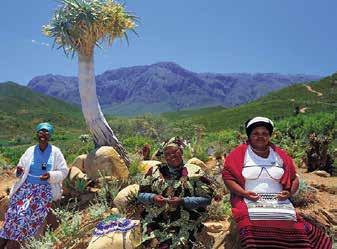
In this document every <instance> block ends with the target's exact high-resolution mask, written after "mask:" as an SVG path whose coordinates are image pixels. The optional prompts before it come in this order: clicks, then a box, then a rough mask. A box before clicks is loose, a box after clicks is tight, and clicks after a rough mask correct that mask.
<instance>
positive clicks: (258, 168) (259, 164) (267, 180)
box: [242, 145, 284, 193]
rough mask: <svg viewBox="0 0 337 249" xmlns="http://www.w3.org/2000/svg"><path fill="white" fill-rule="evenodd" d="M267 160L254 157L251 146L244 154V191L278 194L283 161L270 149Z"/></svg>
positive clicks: (280, 189)
mask: <svg viewBox="0 0 337 249" xmlns="http://www.w3.org/2000/svg"><path fill="white" fill-rule="evenodd" d="M269 149H270V152H269V156H268V158H263V157H260V156H258V155H256V154H255V153H254V152H253V150H252V148H251V146H250V145H249V146H248V149H247V151H246V154H245V159H244V165H243V170H242V175H243V177H244V178H245V190H247V191H253V192H255V193H279V192H281V191H282V185H281V184H280V183H279V180H280V179H281V177H282V175H283V173H284V170H283V161H282V159H281V158H280V157H279V156H278V155H277V153H276V152H275V151H274V150H273V149H272V148H271V147H270V148H269Z"/></svg>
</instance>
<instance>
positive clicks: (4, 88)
mask: <svg viewBox="0 0 337 249" xmlns="http://www.w3.org/2000/svg"><path fill="white" fill-rule="evenodd" d="M42 121H50V122H52V123H54V124H57V126H58V133H59V134H60V130H62V129H67V130H69V131H71V130H72V129H81V128H82V129H84V120H83V118H82V112H81V110H80V108H79V107H78V106H75V105H74V104H68V103H65V102H63V101H61V100H58V99H56V98H53V97H49V96H45V95H43V94H40V93H36V92H33V91H32V90H31V89H29V88H28V87H25V86H21V85H18V84H16V83H13V82H5V83H1V84H0V127H1V129H0V140H2V139H8V138H11V137H20V136H21V138H22V139H23V138H24V137H26V136H27V134H31V136H33V135H34V129H35V125H36V124H37V123H39V122H42Z"/></svg>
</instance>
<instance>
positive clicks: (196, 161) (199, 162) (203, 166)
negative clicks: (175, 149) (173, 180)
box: [186, 157, 207, 171]
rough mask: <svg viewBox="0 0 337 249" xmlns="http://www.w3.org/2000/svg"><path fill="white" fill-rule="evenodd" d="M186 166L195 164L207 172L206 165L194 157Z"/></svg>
mask: <svg viewBox="0 0 337 249" xmlns="http://www.w3.org/2000/svg"><path fill="white" fill-rule="evenodd" d="M186 164H195V165H197V166H199V167H200V168H201V169H202V170H204V171H205V170H207V166H206V164H205V163H204V162H203V161H201V160H200V159H198V158H196V157H193V158H191V159H190V160H188V161H187V163H186Z"/></svg>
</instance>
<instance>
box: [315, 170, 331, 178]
mask: <svg viewBox="0 0 337 249" xmlns="http://www.w3.org/2000/svg"><path fill="white" fill-rule="evenodd" d="M313 173H314V174H315V175H318V176H321V177H330V176H331V175H330V174H329V173H328V172H326V171H324V170H316V171H314V172H313Z"/></svg>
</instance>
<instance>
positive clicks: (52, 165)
mask: <svg viewBox="0 0 337 249" xmlns="http://www.w3.org/2000/svg"><path fill="white" fill-rule="evenodd" d="M53 131H54V128H53V126H52V125H51V124H50V123H40V124H39V125H37V126H36V132H37V133H36V134H37V138H38V141H39V143H38V144H37V145H34V146H31V147H29V148H28V149H27V150H26V151H25V153H24V154H23V155H22V156H21V158H20V161H19V163H18V166H17V169H16V176H17V177H18V180H17V182H16V183H15V185H14V186H13V188H12V189H11V192H10V194H9V197H10V202H9V208H8V210H7V213H6V216H5V222H4V226H3V228H2V229H1V230H0V249H2V248H5V247H6V246H7V248H10V249H16V248H20V246H21V245H22V244H23V243H24V241H26V240H27V239H30V238H32V237H35V236H36V235H38V232H39V231H40V229H41V228H42V226H43V224H44V222H45V219H46V217H47V214H48V212H49V210H50V207H51V203H52V201H55V200H59V199H60V198H61V196H62V185H61V184H62V181H63V180H64V178H65V177H66V176H67V174H68V168H67V164H66V161H65V159H64V157H63V154H62V152H61V151H60V149H59V148H57V147H56V146H54V145H51V144H49V139H50V137H51V135H52V133H53Z"/></svg>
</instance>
